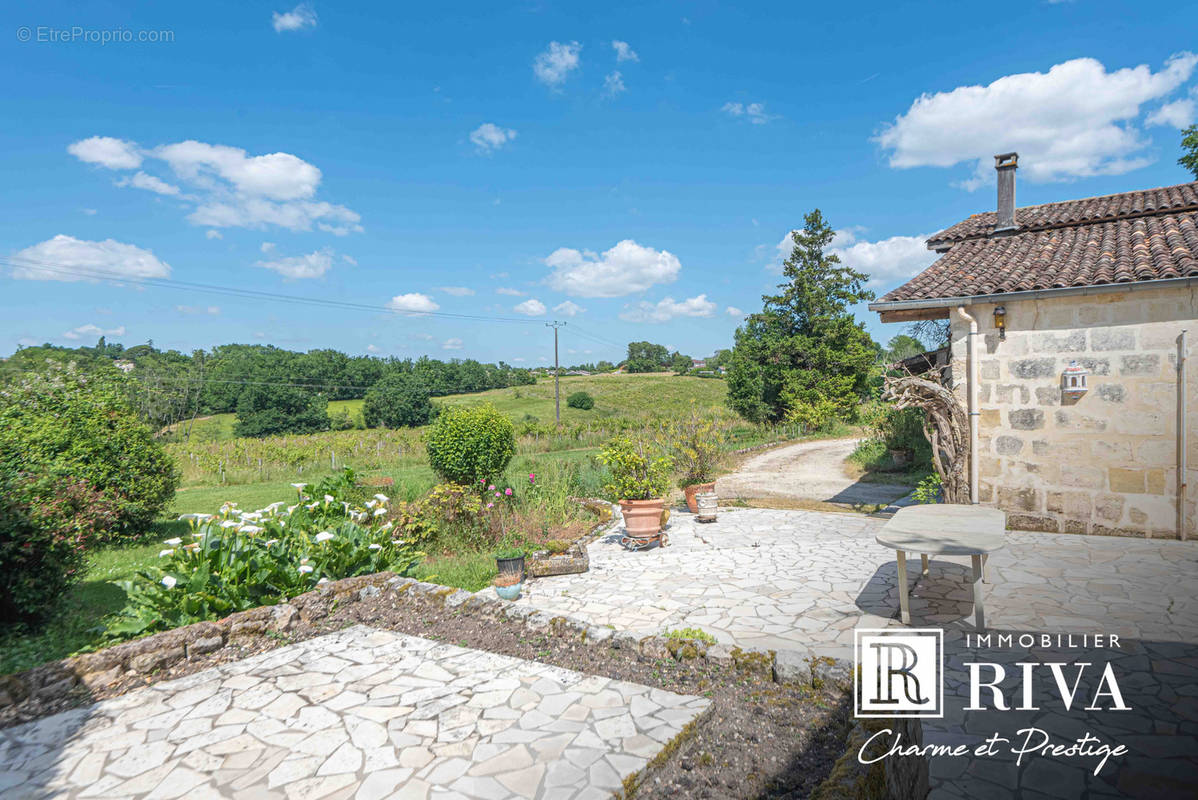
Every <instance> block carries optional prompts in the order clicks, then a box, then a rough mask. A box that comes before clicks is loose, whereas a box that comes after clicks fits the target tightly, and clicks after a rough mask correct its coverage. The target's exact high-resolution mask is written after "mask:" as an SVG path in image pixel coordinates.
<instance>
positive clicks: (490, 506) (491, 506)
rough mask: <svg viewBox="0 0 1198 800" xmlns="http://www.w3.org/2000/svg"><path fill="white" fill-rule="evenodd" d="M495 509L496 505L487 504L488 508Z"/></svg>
mask: <svg viewBox="0 0 1198 800" xmlns="http://www.w3.org/2000/svg"><path fill="white" fill-rule="evenodd" d="M494 507H495V504H494V503H487V508H494Z"/></svg>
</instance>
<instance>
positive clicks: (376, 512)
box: [374, 508, 387, 517]
mask: <svg viewBox="0 0 1198 800" xmlns="http://www.w3.org/2000/svg"><path fill="white" fill-rule="evenodd" d="M386 513H387V509H385V508H376V509H375V510H374V515H375V516H376V517H381V516H383V515H384V514H386Z"/></svg>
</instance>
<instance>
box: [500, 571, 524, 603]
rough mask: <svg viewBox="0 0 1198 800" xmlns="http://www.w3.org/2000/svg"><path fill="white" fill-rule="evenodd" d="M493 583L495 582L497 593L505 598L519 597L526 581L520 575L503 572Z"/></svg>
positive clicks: (514, 598) (515, 598) (513, 598)
mask: <svg viewBox="0 0 1198 800" xmlns="http://www.w3.org/2000/svg"><path fill="white" fill-rule="evenodd" d="M493 583H494V584H495V594H497V595H499V597H501V598H502V599H504V600H517V599H519V597H520V590H521V589H523V588H524V581H523V579H521V577H520V576H519V575H511V574H506V575H504V574H501V575H499V576H498V577H497V578H495V580H494V581H493Z"/></svg>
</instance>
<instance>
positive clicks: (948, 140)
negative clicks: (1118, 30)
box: [876, 53, 1198, 190]
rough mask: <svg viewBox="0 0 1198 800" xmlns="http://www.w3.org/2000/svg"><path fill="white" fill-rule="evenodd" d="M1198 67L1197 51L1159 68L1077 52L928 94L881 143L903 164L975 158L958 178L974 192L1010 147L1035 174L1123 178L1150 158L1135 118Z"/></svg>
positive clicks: (1049, 177)
mask: <svg viewBox="0 0 1198 800" xmlns="http://www.w3.org/2000/svg"><path fill="white" fill-rule="evenodd" d="M1195 64H1198V56H1195V55H1194V54H1192V53H1180V54H1178V55H1175V56H1173V57H1172V58H1170V59H1169V60H1168V61H1167V62H1166V63H1165V67H1164V69H1162V70H1160V71H1159V72H1155V73H1154V72H1153V71H1152V70H1151V69H1150V68H1149V67H1148V66H1147V65H1140V66H1138V67H1132V68H1125V69H1120V70H1116V71H1114V72H1107V70H1106V68H1105V67H1104V66H1103V65H1102V64H1101V63H1100V62H1099V61H1097V60H1096V59H1093V58H1077V59H1073V60H1072V61H1066V62H1064V63H1061V64H1057V65H1055V66H1053V67H1052V68H1051V69H1049V70H1048V72H1046V73H1045V72H1025V73H1019V74H1015V75H1007V76H1004V77H1002V78H999V79H998V80H995V81H994V82H992V83H990V84H988V85H986V86H959V87H957V88H956V89H953V90H951V91H948V92H937V93H935V94H924V95H921V96H920V97H919V98H918V99H916V100H915V102H914V103H912V104H911V107H910V108H909V109H907V111H906V113H903V114H900V115H899V116H898V117H897V118H896V119H895V121H894V123H893V124H891V125H888V126H886V127H885V128H884V129H883V130H882V132H881V133H880V134H879V135H878V136H877V138H876V141H877V142H878V143H879V144H880V145H881V146H882V148H883V149H884V150H888V151H890V166H892V167H896V168H899V169H904V168H908V167H920V166H933V167H951V166H954V165H956V164H961V163H970V162H972V163H973V165H974V173H973V176H972V177H970V178H968V179H966V180H964V181H961V184H960V185H961V186H963V187H964V188H966V189H969V190H973V189H976V188H978V187H979V186H981V185H982V184H983V183H986V182H988V181H990V180H992V176H993V162H992V161H991V156H993V155H994V154H995V153H1004V152H1008V151H1012V150H1014V151H1018V152H1019V155H1020V164H1019V166H1020V174H1021V175H1026V176H1027V177H1028V178H1029V179H1031V180H1038V181H1052V180H1064V179H1068V178H1076V177H1087V176H1091V175H1120V174H1123V173H1125V172H1129V171H1131V170H1134V169H1138V168H1140V167H1143V166H1145V165H1146V164H1148V163H1150V162H1151V159H1150V158H1149V157H1148V156H1147V155H1145V154H1144V151H1145V148H1146V147H1147V146H1148V144H1149V141H1148V140H1147V139H1146V138H1145V137H1144V136H1143V135H1142V132H1141V131H1140V130H1139V128H1137V127H1136V125H1135V124H1134V121H1135V120H1136V118H1137V117H1138V116H1139V115H1140V107H1141V106H1142V105H1143V104H1145V103H1148V102H1150V101H1152V100H1158V99H1162V98H1164V97H1166V96H1167V95H1169V94H1170V93H1171V92H1173V90H1175V89H1176V88H1177V87H1178V86H1180V85H1181V84H1183V83H1184V82H1185V81H1186V80H1188V79H1189V77H1190V74H1191V73H1192V72H1193V70H1194V66H1195ZM1170 115H1172V112H1170Z"/></svg>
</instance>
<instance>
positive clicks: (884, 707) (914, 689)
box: [853, 628, 944, 718]
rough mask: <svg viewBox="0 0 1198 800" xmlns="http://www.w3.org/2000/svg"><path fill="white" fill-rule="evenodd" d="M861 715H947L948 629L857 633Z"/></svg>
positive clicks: (857, 702)
mask: <svg viewBox="0 0 1198 800" xmlns="http://www.w3.org/2000/svg"><path fill="white" fill-rule="evenodd" d="M853 649H854V655H855V657H856V661H857V669H856V670H854V678H853V694H854V706H855V711H856V715H857V716H858V717H930V718H939V717H943V716H944V631H942V630H940V629H938V628H911V629H903V630H887V629H882V630H871V629H858V630H855V631H853Z"/></svg>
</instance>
